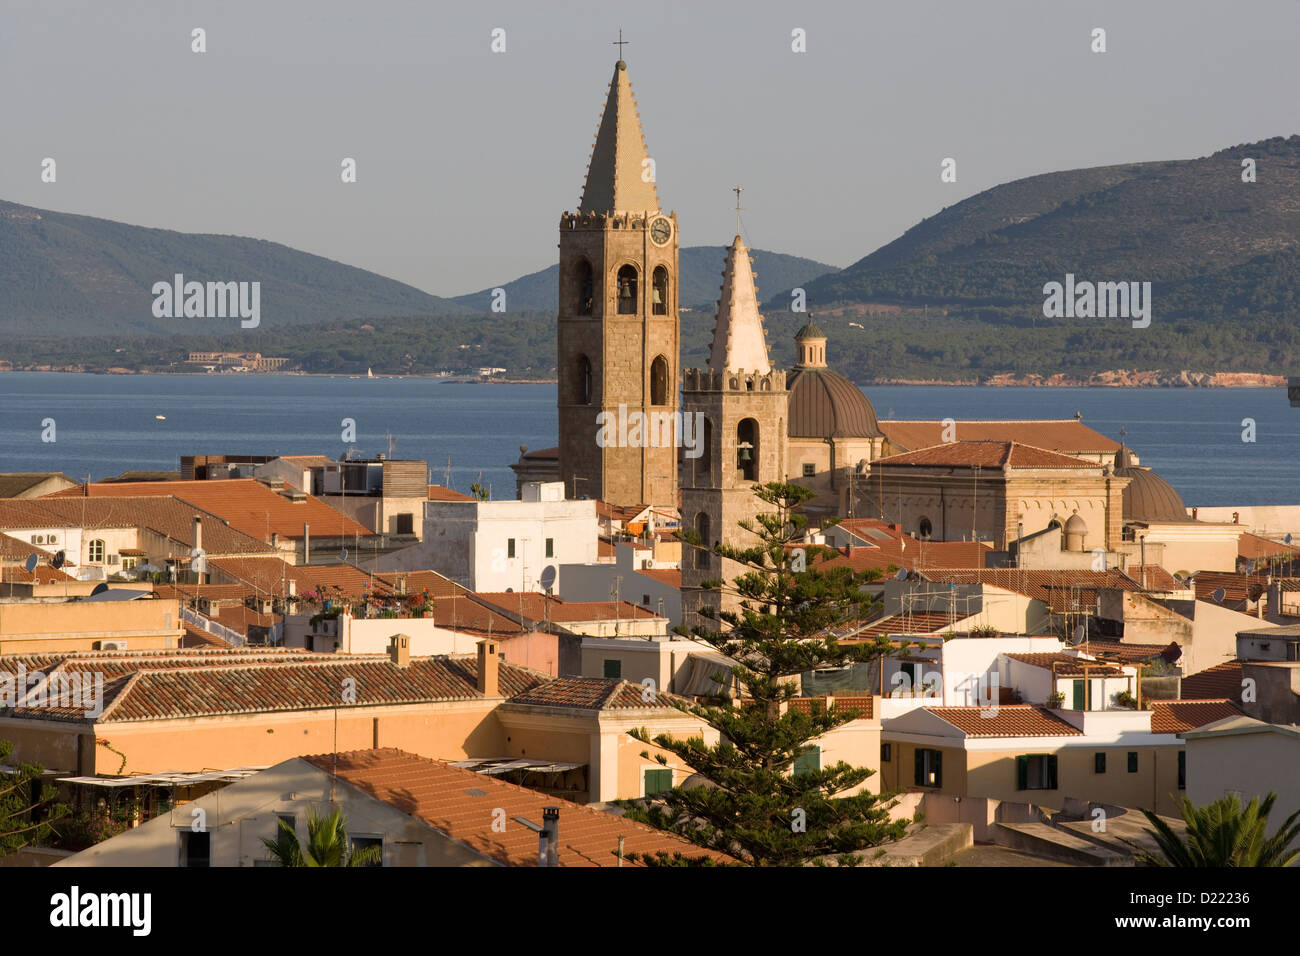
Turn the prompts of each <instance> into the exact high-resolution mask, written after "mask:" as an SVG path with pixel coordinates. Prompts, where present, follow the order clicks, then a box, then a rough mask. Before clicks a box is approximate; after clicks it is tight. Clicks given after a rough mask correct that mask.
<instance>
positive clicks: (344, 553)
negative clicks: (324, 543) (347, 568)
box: [339, 548, 348, 561]
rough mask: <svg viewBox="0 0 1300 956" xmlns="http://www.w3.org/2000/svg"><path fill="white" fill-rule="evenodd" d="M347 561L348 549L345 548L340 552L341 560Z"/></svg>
mask: <svg viewBox="0 0 1300 956" xmlns="http://www.w3.org/2000/svg"><path fill="white" fill-rule="evenodd" d="M347 559H348V549H347V548H344V549H343V550H342V551H340V552H339V560H340V561H346V560H347Z"/></svg>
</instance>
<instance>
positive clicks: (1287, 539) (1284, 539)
mask: <svg viewBox="0 0 1300 956" xmlns="http://www.w3.org/2000/svg"><path fill="white" fill-rule="evenodd" d="M1282 541H1283V543H1285V544H1290V543H1291V532H1290V531H1288V532H1287V533H1286V537H1285V538H1283V539H1282Z"/></svg>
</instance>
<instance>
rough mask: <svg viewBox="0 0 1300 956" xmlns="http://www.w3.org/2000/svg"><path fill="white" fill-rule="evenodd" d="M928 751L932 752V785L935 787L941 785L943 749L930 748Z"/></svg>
mask: <svg viewBox="0 0 1300 956" xmlns="http://www.w3.org/2000/svg"><path fill="white" fill-rule="evenodd" d="M930 752H931V753H932V754H934V785H935V786H936V787H942V786H943V751H942V750H932V751H930Z"/></svg>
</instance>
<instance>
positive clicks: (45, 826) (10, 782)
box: [0, 740, 68, 857]
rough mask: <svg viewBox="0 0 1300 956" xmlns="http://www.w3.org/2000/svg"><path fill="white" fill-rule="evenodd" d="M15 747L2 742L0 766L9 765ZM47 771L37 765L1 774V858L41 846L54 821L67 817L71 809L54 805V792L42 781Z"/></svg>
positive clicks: (27, 764) (51, 830) (21, 765)
mask: <svg viewBox="0 0 1300 956" xmlns="http://www.w3.org/2000/svg"><path fill="white" fill-rule="evenodd" d="M13 750H14V745H13V744H12V743H11V742H10V741H8V740H0V766H5V765H7V764H8V763H9V757H10V755H11V754H12V753H13ZM44 772H45V771H44V769H43V768H42V767H40V766H39V765H37V764H30V763H24V764H19V765H18V766H17V767H15V768H13V770H11V771H7V772H3V773H0V857H4V856H8V855H9V854H11V853H17V852H18V851H19V850H21V849H22V848H23V847H25V846H39V845H41V844H42V843H44V842H45V841H47V840H48V839H49V837H50V836H51V834H52V832H53V827H52V826H51V824H53V823H54V822H55V821H57V820H59V819H61V818H63V817H65V816H67V815H68V808H67V807H66V806H64V805H63V804H60V803H55V802H54V799H55V791H54V788H53V787H52V786H50V785H49V784H46V783H44V782H43V780H42V776H43V774H44Z"/></svg>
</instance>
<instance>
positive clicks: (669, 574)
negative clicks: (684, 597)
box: [637, 568, 682, 590]
mask: <svg viewBox="0 0 1300 956" xmlns="http://www.w3.org/2000/svg"><path fill="white" fill-rule="evenodd" d="M637 574H644V575H645V576H646V577H648V578H651V579H653V580H655V581H658V582H659V583H660V584H667V585H668V586H669V587H674V588H678V589H679V590H680V588H681V586H682V572H681V569H680V568H641V569H639V570H638V571H637Z"/></svg>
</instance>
